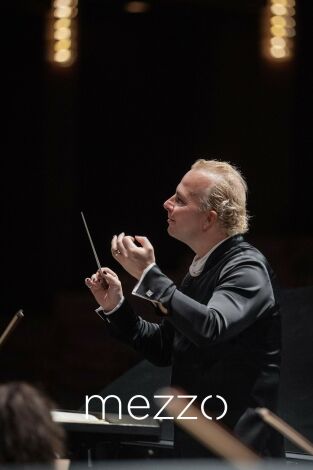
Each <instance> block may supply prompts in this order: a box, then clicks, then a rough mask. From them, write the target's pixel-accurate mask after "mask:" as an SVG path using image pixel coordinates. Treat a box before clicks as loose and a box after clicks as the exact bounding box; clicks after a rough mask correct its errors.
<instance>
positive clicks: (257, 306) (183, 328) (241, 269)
mask: <svg viewBox="0 0 313 470" xmlns="http://www.w3.org/2000/svg"><path fill="white" fill-rule="evenodd" d="M137 295H139V296H141V297H143V298H146V299H147V300H154V301H158V302H161V303H162V305H163V306H164V307H166V308H167V309H168V311H169V316H168V320H169V322H171V324H172V325H173V327H174V328H175V329H177V330H179V331H180V332H181V333H182V334H183V335H184V336H186V337H187V338H188V339H189V340H190V341H191V342H192V343H194V344H195V345H196V346H198V347H205V346H207V345H209V344H211V343H212V342H219V341H224V340H226V339H228V338H231V337H233V336H235V335H237V334H239V333H240V332H241V331H243V330H244V329H246V328H247V327H248V326H250V325H251V324H252V323H253V322H254V321H255V320H256V319H257V318H258V317H259V316H260V315H262V314H263V313H265V312H266V311H267V310H268V309H269V308H271V307H272V306H273V305H274V304H275V300H274V294H273V290H272V285H271V281H270V278H269V275H268V272H267V269H266V267H265V266H264V265H263V264H262V262H260V261H258V260H251V258H250V259H249V258H248V259H245V258H244V257H242V258H241V259H240V261H237V262H234V260H232V262H231V263H229V264H226V265H225V266H224V268H223V270H222V271H221V273H220V277H219V280H218V282H217V284H216V286H215V289H214V292H213V295H212V297H211V299H210V300H209V303H208V304H207V305H203V304H201V303H199V302H197V301H195V300H193V299H192V298H190V297H188V296H187V295H185V294H183V293H182V292H180V291H179V290H178V289H177V287H176V286H175V285H174V283H173V282H172V281H171V280H170V279H169V278H168V277H166V276H165V275H164V274H163V273H162V272H161V271H160V269H159V268H158V266H154V267H153V268H151V269H150V271H149V272H148V273H147V274H146V276H145V277H144V279H143V281H142V283H141V284H140V286H139V288H138V289H137Z"/></svg>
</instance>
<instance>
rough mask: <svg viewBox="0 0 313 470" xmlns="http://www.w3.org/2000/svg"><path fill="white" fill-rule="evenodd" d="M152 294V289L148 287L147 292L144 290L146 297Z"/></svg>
mask: <svg viewBox="0 0 313 470" xmlns="http://www.w3.org/2000/svg"><path fill="white" fill-rule="evenodd" d="M153 294H154V293H153V292H152V290H150V289H149V290H147V292H146V296H147V297H152V295H153Z"/></svg>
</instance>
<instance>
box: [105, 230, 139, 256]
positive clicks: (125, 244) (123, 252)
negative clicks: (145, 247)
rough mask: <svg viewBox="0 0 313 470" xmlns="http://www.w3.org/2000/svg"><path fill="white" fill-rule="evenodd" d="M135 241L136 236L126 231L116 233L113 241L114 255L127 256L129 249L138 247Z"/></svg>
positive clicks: (112, 250)
mask: <svg viewBox="0 0 313 470" xmlns="http://www.w3.org/2000/svg"><path fill="white" fill-rule="evenodd" d="M134 241H135V239H134V237H132V236H130V235H125V232H122V233H120V234H119V235H118V236H117V235H114V236H113V238H112V242H111V252H112V255H113V256H116V257H117V256H124V257H127V251H128V250H129V249H131V248H136V245H135V244H134Z"/></svg>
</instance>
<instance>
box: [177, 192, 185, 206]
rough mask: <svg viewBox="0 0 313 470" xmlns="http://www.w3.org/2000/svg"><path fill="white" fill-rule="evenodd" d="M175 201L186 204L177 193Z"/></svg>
mask: <svg viewBox="0 0 313 470" xmlns="http://www.w3.org/2000/svg"><path fill="white" fill-rule="evenodd" d="M175 202H176V204H184V201H183V200H182V199H181V198H180V197H179V196H178V195H177V194H175Z"/></svg>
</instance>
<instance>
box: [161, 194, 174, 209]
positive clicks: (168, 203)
mask: <svg viewBox="0 0 313 470" xmlns="http://www.w3.org/2000/svg"><path fill="white" fill-rule="evenodd" d="M173 206H174V196H172V197H170V198H169V199H167V200H166V201H165V202H164V204H163V207H164V209H165V210H166V211H168V212H171V211H172V210H173Z"/></svg>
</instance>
